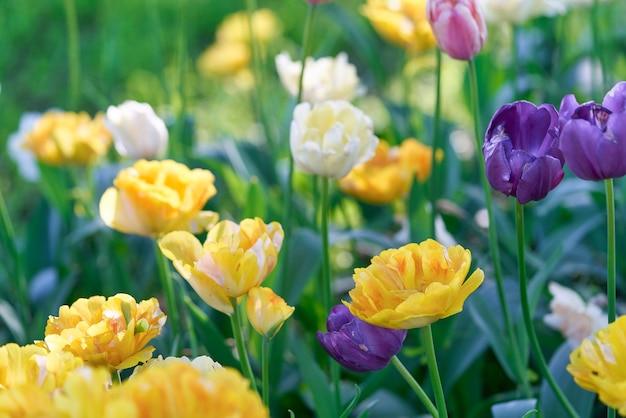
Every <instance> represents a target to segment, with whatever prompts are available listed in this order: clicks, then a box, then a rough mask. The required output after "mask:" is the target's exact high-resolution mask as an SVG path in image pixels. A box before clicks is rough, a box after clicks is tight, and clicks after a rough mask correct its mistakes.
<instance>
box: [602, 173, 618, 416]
mask: <svg viewBox="0 0 626 418" xmlns="http://www.w3.org/2000/svg"><path fill="white" fill-rule="evenodd" d="M604 186H605V189H606V237H607V256H606V296H607V301H608V311H609V312H608V316H609V324H610V323H611V322H614V321H615V317H616V312H615V310H616V307H615V305H616V302H615V299H616V292H617V290H616V267H615V256H616V252H615V198H614V193H613V179H606V180H604ZM615 416H616V413H615V409H614V408H608V409H607V417H608V418H615Z"/></svg>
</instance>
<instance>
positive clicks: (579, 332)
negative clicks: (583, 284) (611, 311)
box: [543, 282, 608, 345]
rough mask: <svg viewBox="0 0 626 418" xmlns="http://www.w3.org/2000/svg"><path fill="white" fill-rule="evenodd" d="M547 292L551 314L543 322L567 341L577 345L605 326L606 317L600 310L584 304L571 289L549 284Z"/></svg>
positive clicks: (594, 306)
mask: <svg viewBox="0 0 626 418" xmlns="http://www.w3.org/2000/svg"><path fill="white" fill-rule="evenodd" d="M548 290H549V291H550V293H551V294H552V301H551V302H550V310H551V311H552V312H551V313H549V314H547V315H545V316H544V317H543V321H544V322H545V323H546V325H548V326H549V327H550V328H553V329H556V330H558V331H560V332H561V334H562V335H563V336H564V337H565V338H567V339H568V340H570V341H572V342H574V343H575V344H577V345H578V344H580V343H581V342H582V341H583V340H584V339H585V338H588V337H591V336H592V335H593V334H594V333H595V332H596V331H598V330H600V329H602V328H604V327H606V326H607V323H608V319H607V315H606V314H605V313H604V312H602V309H600V307H599V306H597V305H595V304H593V303H585V302H584V301H583V299H582V298H581V297H580V295H579V294H578V293H576V292H575V291H573V290H572V289H569V288H567V287H565V286H561V285H560V284H558V283H555V282H550V283H549V284H548Z"/></svg>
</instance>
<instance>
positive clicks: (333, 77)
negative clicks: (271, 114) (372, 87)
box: [275, 52, 363, 103]
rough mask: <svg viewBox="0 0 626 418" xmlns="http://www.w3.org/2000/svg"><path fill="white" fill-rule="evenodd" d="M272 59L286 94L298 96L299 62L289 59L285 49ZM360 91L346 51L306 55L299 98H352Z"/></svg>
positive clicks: (311, 101)
mask: <svg viewBox="0 0 626 418" xmlns="http://www.w3.org/2000/svg"><path fill="white" fill-rule="evenodd" d="M275 62H276V71H278V76H279V77H280V81H281V83H282V84H283V86H284V87H285V89H286V90H287V91H288V92H289V94H291V95H292V96H294V97H295V96H297V95H298V82H299V80H300V72H301V71H302V62H301V61H292V60H291V57H290V56H289V54H288V53H286V52H283V53H282V54H279V55H277V56H276V58H275ZM362 93H363V89H362V88H361V87H359V77H358V76H357V73H356V67H355V66H354V65H352V64H350V63H349V62H348V55H347V54H346V53H345V52H341V53H340V54H339V55H337V57H336V58H333V57H322V58H318V59H314V58H312V57H307V59H306V65H305V66H304V78H303V80H302V101H304V102H310V103H319V102H323V101H324V100H347V101H351V100H353V99H354V98H355V97H356V96H358V95H359V94H362Z"/></svg>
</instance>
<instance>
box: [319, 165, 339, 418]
mask: <svg viewBox="0 0 626 418" xmlns="http://www.w3.org/2000/svg"><path fill="white" fill-rule="evenodd" d="M319 180H320V181H321V182H322V196H321V199H320V232H321V234H322V280H321V284H322V303H323V306H324V312H326V314H328V313H329V312H330V309H331V308H332V304H333V302H332V298H333V281H332V277H331V271H330V245H329V240H328V194H329V193H328V186H329V179H328V178H327V177H322V176H320V177H319ZM340 374H341V370H340V369H339V364H338V363H336V362H334V361H331V362H330V375H331V378H332V381H333V387H334V389H335V405H336V406H337V407H338V408H341V391H340V387H339V381H340V377H341V376H340Z"/></svg>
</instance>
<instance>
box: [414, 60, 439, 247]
mask: <svg viewBox="0 0 626 418" xmlns="http://www.w3.org/2000/svg"><path fill="white" fill-rule="evenodd" d="M436 71H437V84H436V86H437V87H436V93H435V94H436V96H435V118H434V121H433V142H432V151H433V155H432V158H431V167H432V168H431V176H430V213H431V217H430V236H431V237H433V238H436V236H435V218H436V217H437V199H438V198H439V188H440V187H441V185H440V184H439V180H440V174H439V171H440V170H439V162H438V161H437V150H438V149H439V147H440V146H441V145H440V144H441V138H440V136H441V50H440V49H439V48H437V70H436ZM413 181H415V180H413Z"/></svg>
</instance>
